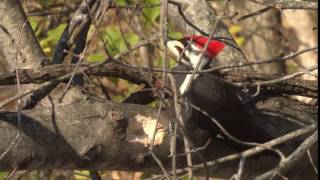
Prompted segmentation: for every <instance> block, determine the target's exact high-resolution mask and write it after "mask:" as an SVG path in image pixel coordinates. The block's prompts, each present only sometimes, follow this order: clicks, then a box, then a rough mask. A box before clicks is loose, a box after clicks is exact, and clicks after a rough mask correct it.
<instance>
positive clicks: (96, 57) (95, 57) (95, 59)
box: [88, 53, 106, 63]
mask: <svg viewBox="0 0 320 180" xmlns="http://www.w3.org/2000/svg"><path fill="white" fill-rule="evenodd" d="M105 59H106V56H105V55H103V54H101V53H97V54H90V55H89V56H88V62H90V63H92V62H102V61H104V60H105Z"/></svg>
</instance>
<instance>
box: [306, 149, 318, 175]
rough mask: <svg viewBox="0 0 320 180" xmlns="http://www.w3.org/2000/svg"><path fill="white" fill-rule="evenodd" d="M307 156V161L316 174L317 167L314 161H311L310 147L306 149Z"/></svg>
mask: <svg viewBox="0 0 320 180" xmlns="http://www.w3.org/2000/svg"><path fill="white" fill-rule="evenodd" d="M308 158H309V162H310V164H311V166H312V168H313V170H314V172H315V173H316V174H317V175H318V168H317V167H316V165H315V163H314V161H313V158H312V155H311V153H310V149H308Z"/></svg>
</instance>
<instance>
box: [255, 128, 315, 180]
mask: <svg viewBox="0 0 320 180" xmlns="http://www.w3.org/2000/svg"><path fill="white" fill-rule="evenodd" d="M317 141H318V131H316V132H314V133H313V134H312V135H311V136H310V137H308V138H307V139H306V140H305V141H304V142H303V143H302V144H301V145H300V146H299V147H298V148H297V149H296V150H295V151H294V152H293V153H291V155H290V156H288V157H287V158H285V159H282V160H281V162H280V163H279V165H278V167H277V168H275V169H272V170H270V171H268V172H266V173H264V174H262V175H259V176H257V177H256V178H255V180H264V179H269V178H270V177H272V176H273V175H274V174H284V173H285V172H287V171H288V170H290V169H291V167H292V166H293V165H295V164H296V163H297V162H298V161H299V160H300V159H301V158H302V156H304V155H305V154H306V152H307V151H308V149H310V148H311V146H312V145H313V144H314V143H316V142H317Z"/></svg>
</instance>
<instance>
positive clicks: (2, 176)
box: [0, 172, 8, 179]
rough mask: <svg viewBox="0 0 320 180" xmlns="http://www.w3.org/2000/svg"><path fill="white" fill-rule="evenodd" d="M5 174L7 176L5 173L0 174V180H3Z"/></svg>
mask: <svg viewBox="0 0 320 180" xmlns="http://www.w3.org/2000/svg"><path fill="white" fill-rule="evenodd" d="M7 174H8V173H7V172H0V179H5V177H6V176H7Z"/></svg>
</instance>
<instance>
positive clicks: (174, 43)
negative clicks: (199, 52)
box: [167, 41, 184, 58]
mask: <svg viewBox="0 0 320 180" xmlns="http://www.w3.org/2000/svg"><path fill="white" fill-rule="evenodd" d="M167 46H168V48H169V49H170V51H171V52H172V53H173V54H174V55H175V56H176V57H177V58H179V56H180V52H179V51H178V50H177V48H176V46H177V47H180V48H181V49H184V46H183V44H182V43H181V42H180V41H168V43H167Z"/></svg>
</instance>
